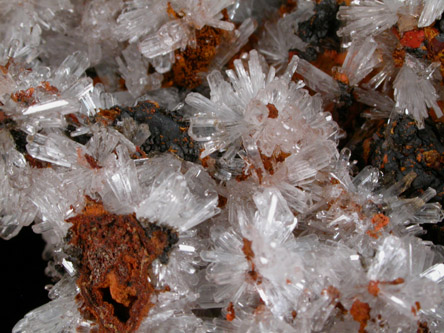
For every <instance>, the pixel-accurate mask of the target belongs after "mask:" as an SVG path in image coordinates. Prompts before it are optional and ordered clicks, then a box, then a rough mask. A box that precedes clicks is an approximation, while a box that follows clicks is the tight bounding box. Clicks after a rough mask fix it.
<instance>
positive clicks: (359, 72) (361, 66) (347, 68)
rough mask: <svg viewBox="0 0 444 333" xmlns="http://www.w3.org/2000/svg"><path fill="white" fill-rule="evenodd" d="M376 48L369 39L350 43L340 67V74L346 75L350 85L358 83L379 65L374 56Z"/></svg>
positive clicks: (376, 57)
mask: <svg viewBox="0 0 444 333" xmlns="http://www.w3.org/2000/svg"><path fill="white" fill-rule="evenodd" d="M377 46H378V44H377V43H376V42H375V40H374V39H373V38H371V37H368V38H366V39H365V40H363V41H362V42H359V41H357V40H354V41H353V42H352V45H351V47H350V48H349V49H348V51H347V56H346V57H345V60H344V63H343V64H342V67H341V72H342V73H344V74H345V75H347V78H348V80H349V84H350V85H352V86H354V85H355V84H357V83H359V82H360V81H361V80H362V79H363V78H365V77H366V76H367V75H368V74H369V73H370V72H371V71H372V70H373V68H374V67H375V66H376V65H377V64H378V63H379V61H380V60H379V57H378V56H377V55H376V54H375V51H376V48H377Z"/></svg>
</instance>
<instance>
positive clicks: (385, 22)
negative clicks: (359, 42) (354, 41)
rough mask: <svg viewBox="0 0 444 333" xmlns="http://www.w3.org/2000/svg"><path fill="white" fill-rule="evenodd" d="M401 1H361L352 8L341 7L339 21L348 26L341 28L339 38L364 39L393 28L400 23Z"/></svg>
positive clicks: (351, 6)
mask: <svg viewBox="0 0 444 333" xmlns="http://www.w3.org/2000/svg"><path fill="white" fill-rule="evenodd" d="M401 5H402V2H401V1H399V2H398V1H368V0H364V1H359V2H356V3H355V2H354V3H352V4H351V5H350V6H341V7H339V11H338V19H339V20H341V21H345V22H346V25H345V26H343V27H341V28H339V30H338V32H337V33H338V36H340V37H342V36H351V37H353V38H362V37H366V36H368V35H376V34H379V33H381V32H382V31H384V30H386V29H389V28H391V27H392V26H393V25H394V24H396V22H397V21H398V16H397V15H396V12H397V10H398V9H399V7H401Z"/></svg>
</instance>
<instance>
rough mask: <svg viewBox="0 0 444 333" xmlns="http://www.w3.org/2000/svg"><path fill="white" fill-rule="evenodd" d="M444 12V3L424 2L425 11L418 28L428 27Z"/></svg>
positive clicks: (438, 0) (430, 0)
mask: <svg viewBox="0 0 444 333" xmlns="http://www.w3.org/2000/svg"><path fill="white" fill-rule="evenodd" d="M442 12H444V3H443V2H442V1H440V0H429V1H424V9H423V10H422V12H421V16H420V17H419V21H418V27H419V28H422V27H428V26H429V25H431V24H433V22H434V21H435V20H437V19H439V18H440V17H441V15H442Z"/></svg>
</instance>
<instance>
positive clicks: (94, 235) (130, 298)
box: [68, 200, 169, 332]
mask: <svg viewBox="0 0 444 333" xmlns="http://www.w3.org/2000/svg"><path fill="white" fill-rule="evenodd" d="M68 222H70V223H72V224H73V225H72V227H71V229H70V236H71V241H70V243H71V244H72V245H73V246H74V247H75V248H77V249H79V250H80V253H81V254H80V257H79V273H80V275H79V278H78V279H77V285H78V286H79V288H80V294H79V298H80V300H81V301H82V303H83V306H82V307H81V309H80V311H81V313H82V314H83V315H84V316H85V317H86V318H90V319H93V320H95V321H96V323H97V324H98V326H99V331H100V332H132V331H134V330H136V329H137V327H138V326H139V325H140V322H141V321H142V319H143V318H144V317H145V316H146V315H147V314H148V311H149V309H150V308H151V307H152V306H153V304H152V303H150V298H151V295H152V294H153V293H154V292H155V290H154V288H153V286H152V285H151V284H150V283H149V282H148V277H149V270H150V266H151V263H152V262H153V260H154V259H156V258H157V257H159V256H160V255H162V254H163V253H164V250H165V248H166V247H167V246H168V239H169V237H168V233H167V232H165V231H164V230H162V229H161V228H159V227H153V228H152V229H151V230H149V231H146V230H144V229H143V228H142V226H141V225H140V223H139V222H138V221H137V219H136V218H135V216H134V215H115V214H111V213H109V212H107V211H106V210H105V209H104V208H103V205H102V204H100V203H95V202H94V201H92V200H89V201H88V202H87V205H86V208H85V210H84V212H83V213H82V214H81V215H78V216H76V217H73V218H71V219H69V220H68Z"/></svg>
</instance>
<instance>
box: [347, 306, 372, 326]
mask: <svg viewBox="0 0 444 333" xmlns="http://www.w3.org/2000/svg"><path fill="white" fill-rule="evenodd" d="M350 314H351V315H352V317H353V320H355V321H357V322H358V323H359V324H360V327H359V333H364V332H365V327H366V326H367V322H368V321H369V320H370V306H369V305H368V304H367V303H364V302H361V301H360V300H359V299H357V300H355V301H354V302H353V305H352V307H351V308H350Z"/></svg>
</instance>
